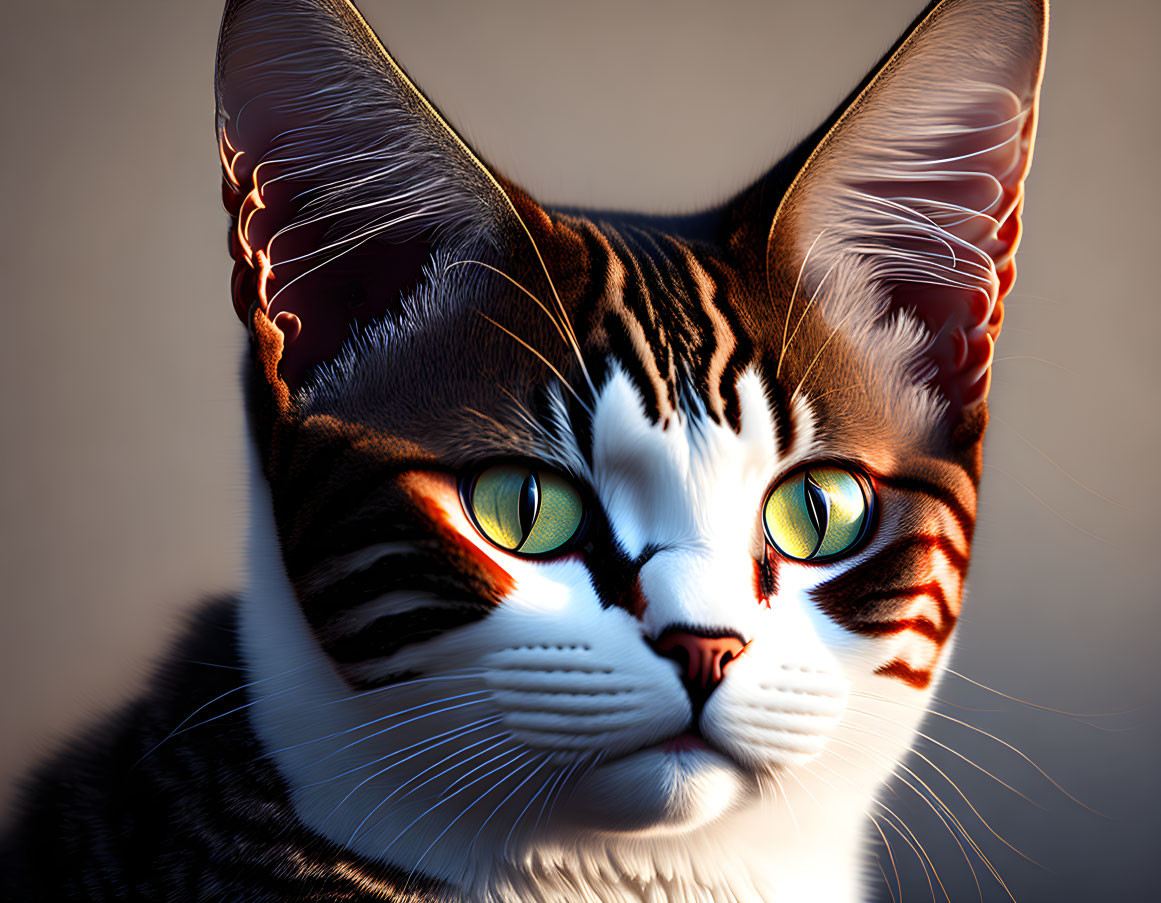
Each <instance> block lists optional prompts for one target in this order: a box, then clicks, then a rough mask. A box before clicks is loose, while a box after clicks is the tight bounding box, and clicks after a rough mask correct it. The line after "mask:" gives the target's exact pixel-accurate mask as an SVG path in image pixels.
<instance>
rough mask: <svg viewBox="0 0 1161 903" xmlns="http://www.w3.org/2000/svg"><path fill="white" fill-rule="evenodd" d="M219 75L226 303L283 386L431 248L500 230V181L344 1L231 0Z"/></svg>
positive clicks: (401, 291)
mask: <svg viewBox="0 0 1161 903" xmlns="http://www.w3.org/2000/svg"><path fill="white" fill-rule="evenodd" d="M216 83H217V132H218V142H219V150H220V154H221V162H222V183H223V198H224V202H225V206H226V209H227V210H228V212H229V213H230V214H231V229H230V248H231V252H232V254H233V257H234V261H235V263H234V275H233V283H232V290H233V299H234V306H235V310H236V312H237V313H238V316H239V317H240V318H241V319H242V321H243V322H244V323H247V324H248V325H250V326H251V335H252V337H253V338H254V340H255V341H256V342H258V343H259V345H260V346H261V344H262V343H263V342H267V343H269V340H270V337H271V336H273V335H275V333H277V334H279V335H280V336H281V342H280V347H279V348H277V349H275V348H269V349H264V350H262V353H264V354H266V355H267V357H269V356H270V355H272V354H277V355H278V367H277V371H276V374H275V375H276V377H277V378H278V379H281V380H283V381H285V383H286V384H287V385H288V386H289V387H290V388H291V389H294V388H297V387H298V386H300V385H301V384H303V383H304V382H305V381H306V380H307V379H308V378H309V377H310V375H311V374H312V373H313V372H314V371H315V370H316V369H317V368H318V367H319V366H320V365H321V364H325V363H326V362H328V361H330V360H332V359H333V358H334V357H335V356H336V354H337V353H338V351H339V349H340V348H341V346H342V345H343V343H344V342H345V341H346V340H347V339H348V338H350V337H351V335H352V334H353V330H354V329H355V328H356V327H357V326H358V325H360V324H366V323H368V322H370V321H372V320H375V319H378V318H380V317H383V316H387V315H390V314H391V313H392V312H393V311H395V310H397V309H398V308H399V306H400V303H401V301H402V299H404V298H405V297H406V296H407V295H408V294H410V293H411V292H412V291H413V289H414V288H415V286H416V285H417V283H418V282H419V281H420V280H421V279H422V278H424V273H425V268H427V267H430V265H431V262H432V259H433V256H434V255H435V253H436V251H437V250H441V249H446V250H448V251H449V253H450V252H457V253H462V252H464V251H465V250H467V249H479V248H481V247H483V246H487V245H497V244H498V243H499V236H500V234H501V233H502V231H503V229H504V228H505V223H506V220H507V219H510V216H509V214H510V212H511V203H510V201H508V199H507V197H506V195H505V192H504V190H503V189H502V188H501V186H500V183H499V182H498V181H497V179H496V178H495V177H494V176H493V175H492V174H491V172H490V171H489V170H488V169H487V168H486V167H485V166H484V164H483V163H482V162H481V161H480V160H479V158H478V157H477V156H476V155H475V154H474V153H473V152H472V150H471V149H470V148H469V147H468V146H467V145H466V144H465V143H464V142H463V141H462V140H461V139H460V138H459V136H458V135H456V133H455V132H454V131H453V130H452V129H451V127H450V126H449V125H448V124H447V123H446V122H445V121H444V119H443V117H442V116H441V115H440V114H439V112H438V111H437V110H436V109H435V108H434V107H433V106H432V104H431V103H429V102H428V101H427V99H426V98H424V96H423V95H422V94H421V93H420V92H419V91H418V89H417V88H416V87H415V85H414V84H413V83H412V82H411V80H410V79H409V78H408V77H407V75H406V74H405V73H404V71H403V70H402V69H401V68H400V67H399V65H398V64H397V63H396V62H395V61H394V60H393V59H392V58H391V56H390V55H389V54H388V53H387V51H386V50H385V49H384V47H383V45H382V44H381V43H380V41H379V39H378V38H377V37H376V36H375V34H374V33H373V32H372V31H371V29H370V27H369V26H368V25H367V23H366V22H365V21H364V20H363V18H362V16H361V15H360V14H359V12H358V11H357V10H356V9H355V7H354V6H353V5H352V4H351V3H349V2H346V0H231V2H229V3H228V4H227V6H226V11H225V14H224V17H223V20H222V28H221V35H220V38H219V44H218V57H217V70H216ZM255 316H257V317H259V318H264V319H266V320H269V321H270V323H271V324H273V325H274V327H275V329H274V330H273V331H271V330H267V329H261V330H256V329H254V328H253V324H254V322H255V321H254V317H255ZM260 350H261V349H260ZM279 391H281V389H279Z"/></svg>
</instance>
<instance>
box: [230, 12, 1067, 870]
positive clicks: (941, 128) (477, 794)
mask: <svg viewBox="0 0 1161 903" xmlns="http://www.w3.org/2000/svg"><path fill="white" fill-rule="evenodd" d="M1045 29H1046V10H1045V8H1044V5H1043V4H1042V3H1038V2H1033V0H970V2H969V0H945V2H943V3H939V4H936V5H934V6H933V8H931V9H930V10H929V12H927V13H926V14H925V15H924V16H922V17H921V18H920V19H919V20H918V22H917V23H916V25H915V26H914V27H913V28H912V29H911V30H910V31H909V32H908V33H907V34H906V36H905V37H904V38H903V39H902V40H901V41H900V43H899V44H898V45H897V46H896V48H895V49H894V50H893V51H892V52H891V53H890V54H889V55H888V56H887V58H886V59H885V61H884V62H883V64H882V65H881V66H880V67H878V68H877V69H876V70H875V71H874V72H873V73H872V74H871V75H870V76H869V77H868V79H867V80H866V82H865V83H864V85H863V86H862V87H860V88H859V89H858V90H857V91H856V92H855V93H854V94H853V95H852V98H851V99H850V100H849V102H847V103H846V104H844V105H843V106H842V107H841V108H840V109H839V111H838V112H837V113H836V114H835V115H834V116H833V117H832V118H831V119H830V120H829V121H828V122H827V123H826V124H825V125H824V126H823V127H822V128H820V129H819V130H818V131H817V132H816V133H815V134H814V135H813V136H811V137H810V138H809V139H808V140H807V141H806V142H804V143H803V145H802V146H801V147H800V148H799V149H798V150H796V151H795V152H793V153H792V154H791V155H790V156H789V157H788V158H787V159H786V160H784V161H783V162H782V163H781V164H779V165H778V166H777V167H775V168H774V170H772V171H771V172H770V173H769V174H767V175H766V176H765V177H763V178H762V179H761V180H759V182H758V183H757V184H755V185H754V186H752V187H751V188H749V189H748V190H746V191H744V192H743V193H741V194H740V195H739V196H738V197H736V198H734V199H732V200H731V201H729V202H727V203H725V204H723V205H722V206H720V207H718V208H716V209H714V210H711V211H708V212H707V213H705V214H702V215H699V216H696V217H685V218H669V219H666V218H658V217H652V218H651V217H645V216H635V215H628V214H612V213H610V214H599V215H598V214H594V213H589V212H578V211H571V212H569V211H559V210H551V209H548V208H545V207H543V206H541V205H539V204H538V203H537V202H536V201H534V200H533V199H532V198H531V197H529V196H528V195H527V194H526V193H524V192H523V191H521V190H520V189H519V188H517V187H516V186H515V185H514V184H513V183H511V182H509V181H507V180H506V179H504V178H503V177H501V176H500V175H498V174H497V173H496V171H495V170H493V169H491V168H489V167H488V166H487V165H486V164H485V163H484V162H483V161H482V160H481V159H480V158H479V156H478V155H476V154H475V153H474V152H473V151H472V150H471V149H470V148H469V147H468V146H467V145H466V144H465V143H464V141H463V140H462V139H461V138H460V137H459V136H458V135H457V134H456V133H455V132H454V131H453V129H452V128H451V127H450V126H449V124H448V123H447V122H446V121H445V119H444V118H443V117H442V116H441V115H440V114H439V112H438V111H437V110H436V109H435V108H434V107H433V106H432V105H431V104H430V102H429V101H428V100H426V99H425V98H424V97H423V95H422V94H421V93H420V92H419V91H418V89H417V88H416V87H415V85H414V84H413V83H412V82H411V81H410V80H409V79H408V77H407V76H406V74H405V73H404V72H403V71H402V69H400V67H399V66H398V65H397V64H396V63H395V62H394V60H392V58H391V57H390V56H389V55H388V53H387V52H386V51H385V50H384V48H383V46H382V45H381V44H380V43H379V41H378V39H377V38H376V37H375V35H374V34H373V33H372V32H371V30H370V29H369V27H368V26H367V24H366V23H365V21H364V20H363V19H362V17H361V16H360V15H359V13H358V12H357V11H356V10H355V8H354V7H353V6H352V5H351V4H350V3H348V2H345V0H235V2H231V3H229V4H228V5H227V9H226V14H225V19H224V22H223V27H222V36H221V43H220V46H219V56H218V69H217V91H218V139H219V147H220V153H221V160H222V166H223V188H224V198H225V203H226V207H227V209H228V210H229V212H230V214H231V230H230V240H231V247H232V251H233V255H234V259H235V270H234V279H233V298H234V306H235V310H236V311H237V313H238V315H239V317H240V318H241V319H242V321H243V322H244V323H245V324H246V326H247V328H248V330H249V334H250V339H251V341H250V349H251V350H250V360H251V366H248V368H247V373H248V376H247V381H248V392H249V400H250V411H251V421H252V429H253V434H254V438H255V445H256V447H257V449H258V455H259V459H260V462H261V469H262V473H263V475H264V477H265V479H266V481H267V483H268V486H269V500H270V501H269V505H270V508H271V520H272V524H273V526H274V530H275V531H276V534H277V539H278V546H279V549H280V552H281V567H282V569H283V571H284V574H285V577H286V579H287V581H288V586H289V587H290V588H291V591H292V595H293V598H294V601H295V604H296V606H297V613H298V615H299V616H301V618H302V621H303V623H304V625H305V629H306V631H307V633H308V635H309V642H310V644H311V648H312V654H314V655H316V658H317V662H321V663H324V664H325V672H326V674H327V675H329V676H328V677H327V679H328V680H331V679H332V678H333V681H334V687H336V688H338V689H336V690H335V692H336V693H339V694H346V695H345V696H344V697H343V698H345V699H350V700H356V701H357V705H358V706H359V707H360V709H361V711H362V713H363V714H362V715H361V718H362V720H361V721H357V724H358V725H361V726H351V727H350V728H349V731H350V733H349V734H348V735H346V737H345V742H344V743H339V745H338V746H335V745H334V742H335V741H328V742H329V743H331V746H330V747H328V748H330V749H331V750H332V751H331V752H330V754H329V756H330V757H332V758H330V762H329V764H325V765H323V766H321V768H322V770H321V771H320V770H319V767H320V766H319V764H318V762H317V761H314V760H317V759H318V758H319V757H318V755H316V754H314V753H316V752H317V750H318V749H319V747H318V746H317V745H316V746H315V747H314V748H313V749H309V750H308V752H310V753H311V754H310V755H305V754H304V755H298V754H292V753H285V754H284V755H283V757H282V760H281V761H282V764H283V767H284V769H285V770H287V771H288V772H290V773H291V776H292V780H291V782H292V784H295V785H296V787H297V791H296V792H297V793H298V794H299V797H298V798H299V800H300V801H303V802H302V806H303V809H304V811H305V812H306V813H307V814H308V820H312V821H313V822H314V824H315V826H316V827H318V828H319V829H320V830H322V831H324V833H327V834H328V835H330V836H332V837H333V838H336V839H340V840H342V841H343V842H346V843H349V844H351V845H353V846H355V847H357V848H360V849H363V850H364V851H365V852H370V853H372V854H374V855H378V856H380V857H381V858H384V859H386V860H387V861H390V862H396V863H400V862H412V863H415V860H417V859H426V861H425V863H424V866H423V868H422V869H421V870H422V871H428V870H429V871H430V873H431V874H435V875H437V876H441V877H446V878H454V877H455V876H456V874H458V871H457V870H462V868H464V866H463V865H462V862H463V861H464V860H463V857H462V855H461V854H462V850H463V848H464V845H465V844H467V845H468V848H469V849H470V850H471V851H475V850H477V849H478V848H479V847H480V832H479V831H478V830H477V827H479V826H480V823H481V822H485V821H490V822H491V824H492V826H493V828H492V829H490V830H494V829H499V830H500V834H501V836H503V835H504V834H505V833H506V834H507V837H506V839H505V841H504V844H503V849H502V850H500V851H499V852H497V851H496V850H495V849H492V848H489V849H490V850H491V851H492V852H491V853H489V855H493V854H494V855H496V856H509V855H510V856H516V855H523V854H522V853H520V851H524V853H526V852H527V850H528V849H530V848H531V847H533V846H537V845H539V849H541V851H542V852H543V850H544V849H547V848H548V846H549V845H551V842H557V843H558V847H559V849H563V848H564V847H565V846H566V842H565V840H563V839H562V838H572V839H573V840H575V839H576V837H577V836H578V833H579V835H585V836H587V835H586V832H588V833H589V834H592V833H593V832H600V833H601V834H602V835H603V836H606V837H607V836H611V835H618V836H622V835H633V836H635V837H648V838H670V837H675V836H678V835H680V836H682V837H685V838H686V840H687V841H688V839H689V838H690V837H692V836H694V835H696V834H697V832H698V831H700V830H701V829H702V828H703V827H704V826H707V825H711V824H716V823H721V822H722V821H723V820H725V821H729V820H730V819H734V820H735V821H736V820H739V819H741V820H745V819H747V818H752V817H757V816H756V815H754V813H757V812H766V813H768V812H770V811H772V810H777V809H778V806H779V803H778V800H777V798H776V797H778V795H779V793H781V794H783V795H785V794H786V793H787V790H786V785H787V784H789V783H790V782H791V781H794V782H799V783H809V782H811V781H812V780H814V776H815V775H817V774H818V772H812V771H811V770H810V769H811V767H812V766H814V765H820V764H821V766H823V767H827V768H829V769H830V770H832V771H834V772H836V773H837V774H838V775H839V776H840V777H841V779H842V780H845V781H847V782H848V783H850V784H851V785H852V786H853V787H855V788H857V792H852V793H851V794H850V795H851V796H852V798H856V799H865V797H866V796H867V795H868V794H870V793H873V792H874V788H875V787H876V786H877V785H878V784H879V783H880V782H881V781H882V780H883V779H884V778H885V777H886V775H887V774H888V773H889V772H890V770H891V768H892V767H893V764H894V762H895V761H896V760H897V758H898V756H899V755H900V754H901V753H902V751H903V750H905V749H906V747H907V745H908V744H909V742H910V740H911V738H912V735H913V733H912V732H913V730H914V726H915V723H916V721H917V718H918V713H921V712H922V710H923V708H924V706H925V705H926V703H927V699H928V696H929V693H930V691H931V686H932V683H933V681H934V680H935V679H936V678H937V677H938V674H939V672H940V668H941V666H942V664H943V662H944V660H945V657H946V653H947V649H948V646H949V641H950V639H951V636H952V632H953V628H954V626H955V622H956V619H957V617H958V614H959V608H960V600H961V594H962V588H963V580H964V576H965V574H966V570H967V565H968V560H969V555H970V546H971V538H972V531H973V526H974V513H975V507H976V486H977V483H978V479H979V473H980V447H981V442H982V438H983V433H984V428H985V426H986V423H987V406H986V397H987V392H988V384H989V374H990V364H991V360H992V350H993V345H994V341H995V339H996V337H997V335H998V334H999V331H1000V326H1001V323H1002V319H1003V301H1004V297H1005V295H1006V294H1007V292H1008V291H1009V289H1010V288H1011V286H1012V283H1013V280H1014V278H1015V268H1014V263H1013V255H1014V252H1015V250H1016V245H1017V243H1018V240H1019V232H1020V220H1019V217H1020V211H1021V206H1022V201H1023V184H1024V177H1025V174H1026V173H1027V170H1028V165H1029V161H1030V156H1031V150H1032V141H1033V136H1034V132H1035V122H1036V99H1037V93H1038V90H1039V84H1040V77H1041V71H1042V64H1043V47H1044V40H1045ZM320 679H321V678H320ZM452 700H455V701H452ZM408 712H410V713H411V714H405V713H408ZM401 713H404V714H401ZM392 719H394V720H392ZM408 719H410V720H408ZM355 724H356V721H352V725H355ZM384 724H391V725H397V729H396V730H395V733H393V734H391V736H390V737H389V738H382V737H380V736H379V734H378V733H376V730H377V729H380V728H383V725H384ZM375 725H378V728H376V726H375ZM304 730H305V731H306V733H302V731H304ZM342 730H343V731H346V730H348V729H347V728H343V729H342ZM299 731H300V734H301V736H304V737H307V739H306V740H303V741H302V744H300V745H299V748H301V747H302V746H303V745H306V746H309V745H310V743H317V742H321V741H318V740H311V739H310V738H309V736H308V734H309V733H310V732H309V730H307V729H305V728H302V727H301V726H300V727H299ZM380 732H381V731H380ZM860 732H862V733H860ZM868 735H870V737H868ZM319 736H320V737H321V736H322V735H321V733H320V735H319ZM347 744H349V745H347ZM357 744H361V746H359V745H357ZM400 749H413V750H416V752H415V754H414V758H415V759H416V761H414V762H411V761H408V762H407V764H404V758H403V757H401V754H400V753H399V752H398V750H400ZM392 756H396V757H397V758H396V759H395V760H392V759H391V757H392ZM828 757H829V758H828ZM324 758H327V757H324ZM308 760H309V761H308ZM384 760H386V761H387V763H391V762H394V763H395V764H394V765H392V766H391V767H392V768H395V766H396V765H397V766H398V768H396V769H395V770H390V769H389V768H388V767H385V764H384ZM338 763H342V767H338V768H336V767H335V766H336V765H337V764H338ZM420 766H422V767H423V768H426V769H428V771H427V772H423V771H422V770H421V768H420ZM481 775H484V777H481ZM832 780H835V779H834V778H832ZM319 782H322V783H329V785H330V786H329V787H327V788H325V790H324V791H317V789H308V788H309V787H316V788H317V785H318V783H319ZM409 782H410V786H408V784H409ZM338 788H341V791H339V790H338ZM336 792H337V797H336V796H335V795H334V794H335V793H336ZM820 792H821V791H820ZM319 794H322V796H319ZM344 794H345V796H344ZM338 798H341V802H340V803H339V804H338V805H333V806H332V805H331V804H332V803H334V801H335V800H336V799H338ZM447 800H451V802H449V803H447V806H446V808H442V809H441V805H442V804H441V801H447ZM312 807H314V808H312ZM537 807H539V811H538V809H537ZM324 809H330V811H329V813H327V814H326V816H325V818H324V817H323V816H322V815H321V814H320V813H321V812H322V811H323V810H324ZM461 810H462V812H463V813H464V815H468V813H471V814H470V816H468V817H465V818H462V820H460V821H459V822H458V827H456V826H455V824H448V815H447V813H449V812H450V813H451V814H452V815H456V814H459V813H461ZM310 813H314V814H313V815H312V814H310ZM489 813H491V814H489ZM408 822H411V824H412V826H413V828H412V829H411V830H410V831H403V832H400V833H399V836H398V837H395V839H394V840H392V841H391V843H387V842H386V840H390V839H391V838H390V837H386V835H385V834H384V831H386V833H387V834H388V835H391V836H394V835H395V834H396V833H397V831H398V829H401V828H403V827H404V825H407V824H408ZM383 824H386V825H387V828H382V827H381V826H382V825H383ZM336 826H337V827H336ZM469 826H470V828H471V830H468V831H467V832H466V834H465V833H464V830H465V828H466V827H469ZM441 831H442V833H441ZM449 832H450V833H449ZM473 832H475V835H476V836H474V837H473V836H472V834H473ZM348 835H349V836H348ZM437 835H438V836H437ZM368 837H373V838H374V839H373V840H368V839H367V838H368ZM385 837H386V840H385ZM433 838H434V839H433ZM550 838H556V841H550ZM453 840H454V841H455V842H454V844H453V843H452V841H453ZM657 842H658V843H662V842H665V841H663V840H658V841H657ZM441 843H442V846H441ZM360 844H362V846H360ZM425 847H426V850H425ZM444 847H446V850H445V849H444ZM453 853H454V854H453ZM472 855H474V853H473V854H469V855H468V857H467V859H469V860H470V859H472ZM546 855H547V854H546ZM561 855H563V854H561Z"/></svg>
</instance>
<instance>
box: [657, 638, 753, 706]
mask: <svg viewBox="0 0 1161 903" xmlns="http://www.w3.org/2000/svg"><path fill="white" fill-rule="evenodd" d="M653 648H654V649H656V650H657V652H658V654H659V655H662V656H664V657H665V658H671V659H673V660H674V661H675V662H677V663H678V664H679V665H681V666H682V668H683V673H682V676H681V679H682V681H683V682H684V683H685V686H686V689H687V690H688V691H689V694H690V696H692V697H694V698H695V699H698V698H701V699H704V698H705V697H707V696H709V694H710V693H712V692H713V691H714V689H715V688H716V687H717V685H718V684H720V683H721V682H722V677H723V676H724V675H725V671H726V666H727V665H728V664H729V663H730V662H732V661H733V660H734V659H736V658H737V657H738V656H739V655H741V654H742V650H743V649H745V648H746V644H745V642H743V641H742V639H741V638H740V637H736V636H705V635H703V634H700V633H690V632H689V631H684V630H674V631H670V632H668V633H665V634H662V636H661V639H659V640H658V641H657V642H656V643H655V644H654V647H653Z"/></svg>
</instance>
